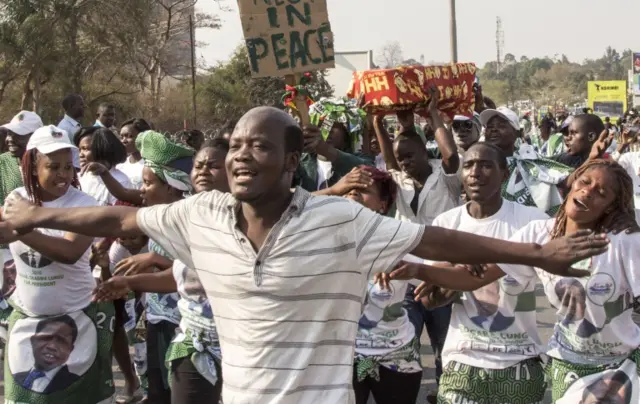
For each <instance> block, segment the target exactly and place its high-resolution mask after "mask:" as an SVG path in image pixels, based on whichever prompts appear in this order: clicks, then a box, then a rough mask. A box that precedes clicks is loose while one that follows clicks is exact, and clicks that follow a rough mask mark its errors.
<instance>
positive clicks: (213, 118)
mask: <svg viewBox="0 0 640 404" xmlns="http://www.w3.org/2000/svg"><path fill="white" fill-rule="evenodd" d="M313 75H314V79H313V80H312V81H311V83H310V84H309V90H310V92H311V97H312V98H313V99H319V98H321V97H330V96H331V95H332V94H333V90H332V89H331V86H330V85H329V83H327V81H326V79H325V72H323V71H317V72H313ZM284 86H285V84H284V79H283V78H281V77H260V78H252V77H251V70H250V66H249V59H248V56H247V51H246V47H245V46H244V44H243V45H241V46H239V47H238V48H237V49H236V52H235V53H234V55H233V56H232V57H231V60H229V61H228V62H226V63H221V64H219V65H218V66H216V67H215V68H213V69H211V72H210V74H209V75H208V76H205V77H204V78H203V79H202V82H201V84H200V86H199V87H200V88H199V91H198V93H199V96H198V98H199V102H198V104H199V105H201V106H202V109H201V111H202V112H203V115H204V119H205V121H206V122H208V123H209V124H211V125H223V124H225V123H227V122H235V121H237V120H238V119H239V118H240V117H241V116H242V115H243V114H244V113H245V112H247V111H248V110H249V109H251V108H253V107H256V106H274V107H279V108H280V107H282V101H281V97H282V94H283V93H284Z"/></svg>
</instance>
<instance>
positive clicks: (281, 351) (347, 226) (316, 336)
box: [137, 188, 424, 404]
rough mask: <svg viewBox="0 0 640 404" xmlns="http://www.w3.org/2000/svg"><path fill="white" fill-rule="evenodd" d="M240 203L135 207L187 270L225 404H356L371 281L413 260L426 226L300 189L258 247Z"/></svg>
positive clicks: (210, 195) (217, 196)
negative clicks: (203, 302)
mask: <svg viewBox="0 0 640 404" xmlns="http://www.w3.org/2000/svg"><path fill="white" fill-rule="evenodd" d="M238 212H239V204H238V202H237V201H236V200H235V199H234V198H233V197H232V196H231V195H230V194H223V193H220V192H217V191H211V192H207V193H202V194H198V195H196V196H193V197H191V198H188V199H186V200H183V201H180V202H177V203H174V204H171V205H160V206H154V207H150V208H144V209H141V210H140V211H139V213H138V219H137V221H138V225H139V226H140V228H141V229H142V230H143V231H144V232H145V233H146V234H147V235H148V236H149V237H151V238H152V239H153V240H155V241H156V242H157V243H159V244H160V245H161V246H162V247H163V248H165V249H166V250H167V251H168V252H169V253H170V254H171V255H173V256H175V257H177V258H178V259H180V260H181V261H182V262H184V263H185V264H186V265H187V266H189V267H191V268H195V269H196V270H197V272H198V276H199V277H200V280H201V282H202V285H203V287H204V289H205V290H206V293H207V296H208V298H209V301H210V303H211V306H212V309H213V314H214V317H215V322H216V326H217V328H218V333H219V336H220V345H221V348H222V373H223V383H224V385H223V400H224V402H225V403H236V404H237V403H251V404H254V403H271V404H275V403H278V404H294V403H295V404H300V403H302V404H304V403H331V404H342V403H345V404H346V403H349V404H350V403H353V402H354V396H353V392H352V388H351V380H352V371H353V355H354V342H355V336H356V332H357V327H358V324H357V322H358V318H359V316H360V313H361V310H362V302H363V298H364V293H365V289H366V285H367V280H368V279H369V277H372V276H373V274H374V273H375V272H381V271H388V270H390V269H392V267H393V266H394V265H396V264H397V262H398V261H400V259H401V258H402V257H404V255H406V254H407V253H409V252H411V251H412V250H413V249H414V248H415V246H416V245H417V244H418V242H419V241H420V239H421V238H422V234H423V232H424V227H423V226H421V225H416V224H413V223H409V222H400V221H396V220H394V219H391V218H387V217H383V216H381V215H378V214H377V213H375V212H373V211H371V210H369V209H367V208H365V207H363V206H361V205H359V204H357V203H355V202H352V201H349V200H347V199H344V198H336V197H319V196H313V195H311V194H309V193H308V192H306V191H304V190H302V189H301V188H297V189H296V190H295V193H294V195H293V198H292V200H291V203H290V205H289V207H288V208H287V210H286V211H285V212H284V213H283V215H282V217H281V219H280V221H278V222H277V223H276V224H275V225H274V226H273V228H272V229H271V232H270V233H269V235H268V236H267V238H266V240H265V242H264V245H263V246H262V248H260V250H259V251H257V252H256V251H255V250H254V249H253V247H252V246H251V243H250V242H249V241H248V240H247V239H246V236H245V235H244V234H243V233H242V232H240V230H239V229H238V227H237V221H236V214H237V213H238Z"/></svg>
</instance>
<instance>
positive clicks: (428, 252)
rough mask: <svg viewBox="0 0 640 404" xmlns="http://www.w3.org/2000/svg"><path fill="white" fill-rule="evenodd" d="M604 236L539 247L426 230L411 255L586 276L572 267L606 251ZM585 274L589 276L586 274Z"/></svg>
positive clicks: (585, 233) (576, 237)
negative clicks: (535, 268)
mask: <svg viewBox="0 0 640 404" xmlns="http://www.w3.org/2000/svg"><path fill="white" fill-rule="evenodd" d="M607 245H608V240H607V238H606V235H602V234H594V233H593V232H591V231H579V232H577V233H574V234H572V235H569V236H565V237H561V238H557V239H554V240H551V241H550V242H548V243H546V244H544V245H540V244H535V243H516V242H511V241H504V240H499V239H495V238H489V237H483V236H477V235H474V234H471V233H466V232H460V231H455V230H448V229H444V228H441V227H432V226H427V227H426V228H425V231H424V233H423V235H422V239H421V240H420V242H419V243H418V245H417V246H416V248H415V249H414V250H413V251H411V254H413V255H416V256H418V257H420V258H424V259H428V260H431V261H446V262H453V263H456V264H486V263H492V262H498V263H503V264H520V265H527V266H530V267H538V268H542V269H544V270H545V271H547V272H549V273H552V274H556V275H562V276H585V272H584V271H580V270H576V269H572V268H571V265H572V264H573V263H575V262H578V261H581V260H583V259H585V258H588V257H591V256H595V255H599V254H602V253H603V252H605V251H606V250H607ZM587 274H588V273H587Z"/></svg>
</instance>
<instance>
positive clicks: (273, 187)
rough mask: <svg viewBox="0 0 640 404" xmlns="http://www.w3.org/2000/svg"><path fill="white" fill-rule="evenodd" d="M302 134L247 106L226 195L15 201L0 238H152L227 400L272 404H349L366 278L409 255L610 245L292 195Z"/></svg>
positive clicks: (528, 260) (278, 117)
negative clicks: (58, 232) (185, 272)
mask: <svg viewBox="0 0 640 404" xmlns="http://www.w3.org/2000/svg"><path fill="white" fill-rule="evenodd" d="M305 130H310V131H313V130H317V129H316V128H307V129H305ZM303 142H304V141H303V133H302V130H301V129H300V128H299V127H298V126H297V124H296V122H295V121H294V120H293V118H291V117H290V116H289V115H287V114H286V113H284V112H282V111H279V110H277V109H275V108H270V107H259V108H255V109H253V110H251V111H249V112H248V113H247V114H245V116H244V117H243V118H242V119H241V120H240V121H239V122H238V124H237V126H236V129H235V131H234V133H233V135H232V136H231V139H230V149H229V153H228V155H227V159H226V169H227V173H228V177H229V185H230V190H231V193H230V194H223V193H220V192H217V191H212V192H208V193H202V194H198V195H196V196H194V197H191V198H188V199H185V200H183V201H180V202H177V203H174V204H171V205H159V206H154V207H150V208H142V209H136V208H130V207H103V208H92V209H78V208H76V209H73V210H71V209H48V208H42V207H36V206H32V205H29V203H28V202H27V201H25V200H20V199H17V198H11V199H10V201H9V202H8V203H7V205H6V208H5V216H6V220H7V222H6V223H0V241H2V239H3V238H4V239H5V240H10V239H11V237H12V234H18V233H22V232H25V231H30V230H32V229H34V228H37V227H43V228H53V229H66V230H68V231H73V232H77V233H82V234H88V235H94V236H102V237H105V236H126V235H134V234H141V233H143V232H144V233H146V234H148V235H149V236H150V237H151V238H153V239H154V240H155V241H157V242H158V243H159V244H160V245H161V246H162V247H163V248H165V249H166V250H167V251H168V252H169V253H170V254H172V255H173V256H175V257H177V258H179V259H180V260H181V261H183V262H184V263H185V264H186V265H188V266H190V267H192V268H195V269H196V270H197V272H198V274H199V276H200V280H201V282H202V285H203V287H204V288H205V290H206V292H207V295H208V297H209V300H210V303H211V306H212V309H213V311H214V316H215V319H216V326H217V328H218V332H219V336H220V344H221V348H222V352H223V364H222V373H223V381H224V382H223V383H224V385H223V401H224V402H225V403H271V404H276V403H277V404H294V403H295V404H300V403H302V404H305V403H314V404H315V403H331V404H334V403H337V404H351V403H353V402H354V395H353V392H352V388H351V380H352V369H353V353H354V341H355V335H356V331H357V321H358V318H359V316H360V311H361V304H362V300H363V298H364V293H365V287H366V284H367V279H368V278H369V277H370V276H372V274H373V273H375V272H380V271H390V270H391V269H392V268H393V267H394V266H395V265H396V264H397V263H398V262H399V261H400V260H401V259H402V258H403V257H404V256H405V255H406V254H407V253H412V254H414V255H417V256H419V257H423V258H429V259H432V260H434V261H452V262H459V263H485V262H504V263H521V264H528V265H535V266H538V267H543V268H546V269H547V270H550V271H551V272H554V273H561V274H573V273H574V272H573V270H571V269H568V268H567V267H569V265H570V263H571V262H572V261H574V260H576V261H577V260H580V259H582V258H584V257H586V256H590V255H594V254H599V253H601V252H602V251H604V249H605V248H606V243H607V241H606V240H605V239H604V237H603V236H586V235H584V234H581V235H579V236H574V237H567V238H563V239H557V240H554V241H552V242H550V243H549V244H547V245H544V246H539V245H535V244H518V243H509V242H506V241H501V240H496V239H491V238H485V237H478V236H475V235H472V234H469V233H461V232H456V231H452V230H445V229H441V228H437V227H428V226H427V227H425V226H422V225H418V224H414V223H409V222H399V221H396V220H394V219H391V218H388V217H383V216H381V215H379V214H377V213H375V212H373V211H371V210H368V209H366V208H364V207H362V205H359V204H357V203H354V202H351V201H349V200H347V199H342V198H336V197H321V196H313V195H311V194H309V193H308V192H306V191H304V190H302V189H300V188H298V189H296V190H295V192H293V193H292V192H291V191H290V189H289V186H290V184H291V180H292V177H293V174H294V172H295V170H296V167H297V166H298V162H299V159H300V155H301V152H302V149H303V146H304V145H303ZM455 245H464V246H465V248H464V249H456V248H452V246H455Z"/></svg>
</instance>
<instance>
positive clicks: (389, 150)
mask: <svg viewBox="0 0 640 404" xmlns="http://www.w3.org/2000/svg"><path fill="white" fill-rule="evenodd" d="M373 129H374V130H375V132H376V137H377V138H378V144H379V145H380V152H382V158H383V159H384V162H385V164H386V165H387V169H388V170H400V166H399V165H398V161H397V160H396V157H395V155H394V154H393V142H392V141H391V138H390V137H389V133H388V132H387V130H386V129H385V128H384V120H383V119H382V117H381V116H379V115H376V116H375V117H374V118H373Z"/></svg>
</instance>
